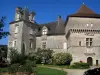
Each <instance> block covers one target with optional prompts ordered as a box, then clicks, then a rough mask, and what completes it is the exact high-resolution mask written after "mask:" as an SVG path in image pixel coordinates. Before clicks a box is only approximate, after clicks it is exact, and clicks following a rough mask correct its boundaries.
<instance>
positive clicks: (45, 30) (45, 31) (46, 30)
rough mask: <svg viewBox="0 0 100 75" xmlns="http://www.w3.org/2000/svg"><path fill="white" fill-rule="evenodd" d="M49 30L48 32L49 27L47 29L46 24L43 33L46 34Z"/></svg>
mask: <svg viewBox="0 0 100 75" xmlns="http://www.w3.org/2000/svg"><path fill="white" fill-rule="evenodd" d="M47 32H48V29H47V27H45V26H44V27H43V29H42V34H43V35H46V34H47Z"/></svg>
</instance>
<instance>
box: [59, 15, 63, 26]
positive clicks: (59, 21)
mask: <svg viewBox="0 0 100 75" xmlns="http://www.w3.org/2000/svg"><path fill="white" fill-rule="evenodd" d="M61 19H62V18H61V16H60V15H58V25H59V24H60V21H61Z"/></svg>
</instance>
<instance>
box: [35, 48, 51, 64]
mask: <svg viewBox="0 0 100 75" xmlns="http://www.w3.org/2000/svg"><path fill="white" fill-rule="evenodd" d="M52 54H53V50H50V49H40V48H38V49H37V52H36V62H37V63H38V64H41V63H44V64H49V63H50V62H49V60H50V59H52Z"/></svg>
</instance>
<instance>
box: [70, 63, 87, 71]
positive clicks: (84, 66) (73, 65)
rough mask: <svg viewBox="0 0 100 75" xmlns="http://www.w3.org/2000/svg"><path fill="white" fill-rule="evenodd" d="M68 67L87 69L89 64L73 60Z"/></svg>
mask: <svg viewBox="0 0 100 75" xmlns="http://www.w3.org/2000/svg"><path fill="white" fill-rule="evenodd" d="M69 68H71V69H87V68H89V64H88V63H84V62H75V63H73V64H72V65H71V66H69Z"/></svg>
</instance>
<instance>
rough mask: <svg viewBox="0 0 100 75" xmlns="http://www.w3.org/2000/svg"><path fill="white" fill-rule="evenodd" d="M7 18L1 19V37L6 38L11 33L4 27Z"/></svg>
mask: <svg viewBox="0 0 100 75" xmlns="http://www.w3.org/2000/svg"><path fill="white" fill-rule="evenodd" d="M5 19H6V17H2V18H1V19H0V39H2V38H5V37H6V36H7V35H8V34H9V32H5V31H4V29H3V27H4V26H5V25H4V20H5Z"/></svg>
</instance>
